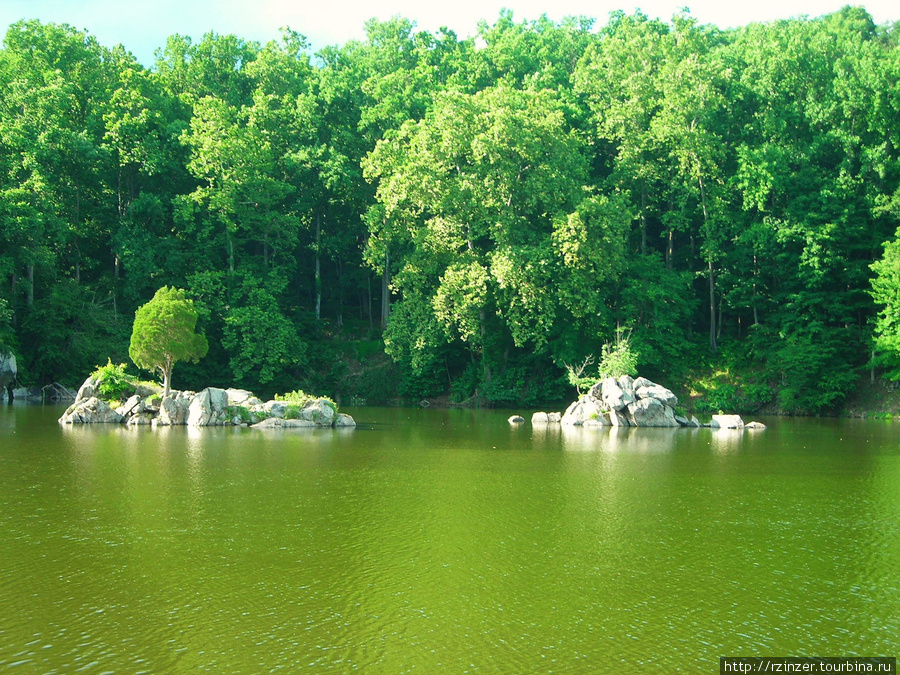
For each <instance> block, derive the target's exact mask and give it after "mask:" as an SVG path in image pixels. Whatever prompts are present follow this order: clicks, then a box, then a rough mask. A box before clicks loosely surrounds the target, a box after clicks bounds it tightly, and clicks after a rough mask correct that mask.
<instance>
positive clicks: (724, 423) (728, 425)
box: [709, 415, 744, 429]
mask: <svg viewBox="0 0 900 675" xmlns="http://www.w3.org/2000/svg"><path fill="white" fill-rule="evenodd" d="M709 426H710V427H712V428H713V429H743V428H744V420H742V419H741V416H740V415H713V416H712V421H711V422H710V423H709Z"/></svg>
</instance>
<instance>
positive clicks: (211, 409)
mask: <svg viewBox="0 0 900 675" xmlns="http://www.w3.org/2000/svg"><path fill="white" fill-rule="evenodd" d="M99 388H100V382H99V381H97V380H95V379H93V378H90V377H89V378H88V379H87V380H85V381H84V384H82V385H81V388H80V389H79V390H78V393H77V394H76V395H75V403H73V404H72V405H71V406H70V407H69V409H68V410H66V412H65V413H64V414H63V416H62V417H60V418H59V422H60V424H96V423H108V424H114V423H115V424H121V423H124V424H127V425H128V426H144V425H152V426H153V427H167V426H178V425H187V426H191V427H209V426H251V425H252V426H254V427H255V428H260V429H266V428H276V427H277V428H309V427H344V428H346V427H351V428H352V427H355V426H356V422H355V421H354V419H353V418H352V417H350V415H346V414H343V413H340V414H339V413H338V412H337V410H336V408H335V405H334V403H332V402H331V401H329V400H328V399H325V398H317V399H309V400H307V401H304V402H303V403H300V402H297V403H294V402H291V401H266V402H265V403H264V402H263V401H262V400H260V399H259V398H257V397H256V396H254V395H253V393H252V392H249V391H246V390H243V389H218V388H216V387H208V388H207V389H204V390H203V391H201V392H199V393H194V392H192V391H172V392H170V393H169V395H168V396H165V397H161V396H160V394H159V392H157V391H154V390H152V389H149V388H141V387H137V388H136V391H135V393H134V394H133V395H132V396H130V397H129V398H128V399H127V400H126V401H125V402H124V403H122V404H121V405H118V406H117V407H116V409H115V410H113V409H112V408H111V407H110V406H109V405H108V404H107V403H106V402H104V401H102V400H100V399H99V398H98V396H97V394H98V393H99Z"/></svg>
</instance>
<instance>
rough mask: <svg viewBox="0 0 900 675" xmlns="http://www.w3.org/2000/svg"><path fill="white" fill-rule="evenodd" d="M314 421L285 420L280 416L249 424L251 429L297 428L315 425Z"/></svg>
mask: <svg viewBox="0 0 900 675" xmlns="http://www.w3.org/2000/svg"><path fill="white" fill-rule="evenodd" d="M315 426H316V424H315V422H310V421H309V420H286V419H283V418H281V417H269V418H268V419H264V420H263V421H262V422H257V423H256V424H251V425H250V428H251V429H298V428H301V427H307V428H308V427H315Z"/></svg>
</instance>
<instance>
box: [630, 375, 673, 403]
mask: <svg viewBox="0 0 900 675" xmlns="http://www.w3.org/2000/svg"><path fill="white" fill-rule="evenodd" d="M641 379H644V378H641ZM634 393H635V396H637V398H638V399H642V398H655V399H656V400H657V401H659V402H660V403H662V404H663V405H667V406H669V407H670V408H672V409H673V410H674V409H675V406H677V405H678V397H677V396H675V394H673V393H672V392H671V391H670V390H669V389H666V388H665V387H663V386H660V385H658V384H653V383H652V382H651V383H650V384H649V385H644V386H642V387H638V388H636V389H635V390H634Z"/></svg>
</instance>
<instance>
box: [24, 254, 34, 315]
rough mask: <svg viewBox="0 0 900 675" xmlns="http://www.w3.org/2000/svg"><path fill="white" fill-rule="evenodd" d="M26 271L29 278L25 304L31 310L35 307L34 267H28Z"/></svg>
mask: <svg viewBox="0 0 900 675" xmlns="http://www.w3.org/2000/svg"><path fill="white" fill-rule="evenodd" d="M25 270H26V274H27V276H28V286H27V288H26V289H25V292H26V293H27V295H26V301H25V302H26V305H27V306H28V308H29V309H30V308H31V307H33V306H34V265H28V266H27V267H26V268H25Z"/></svg>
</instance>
